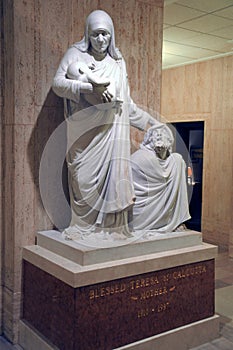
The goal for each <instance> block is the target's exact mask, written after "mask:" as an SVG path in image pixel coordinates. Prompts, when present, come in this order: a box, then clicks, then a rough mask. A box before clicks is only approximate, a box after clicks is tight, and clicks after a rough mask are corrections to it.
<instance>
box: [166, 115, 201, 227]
mask: <svg viewBox="0 0 233 350" xmlns="http://www.w3.org/2000/svg"><path fill="white" fill-rule="evenodd" d="M172 126H173V127H174V130H173V132H174V137H175V146H174V151H175V152H177V153H180V154H181V155H182V156H183V158H184V160H185V162H186V165H187V188H188V196H189V211H190V215H191V219H190V220H189V221H187V222H186V226H187V228H189V229H191V230H195V231H201V212H202V172H203V144H204V122H203V121H198V122H179V123H173V124H172Z"/></svg>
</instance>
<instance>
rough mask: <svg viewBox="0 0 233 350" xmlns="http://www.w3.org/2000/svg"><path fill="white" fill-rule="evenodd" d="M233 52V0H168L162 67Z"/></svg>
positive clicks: (165, 67) (166, 1) (165, 10)
mask: <svg viewBox="0 0 233 350" xmlns="http://www.w3.org/2000/svg"><path fill="white" fill-rule="evenodd" d="M230 54H233V0H177V1H176V0H165V1H164V29H163V69H167V68H171V67H176V66H181V65H185V64H190V63H194V62H197V61H203V60H207V59H211V58H216V57H221V56H225V55H230Z"/></svg>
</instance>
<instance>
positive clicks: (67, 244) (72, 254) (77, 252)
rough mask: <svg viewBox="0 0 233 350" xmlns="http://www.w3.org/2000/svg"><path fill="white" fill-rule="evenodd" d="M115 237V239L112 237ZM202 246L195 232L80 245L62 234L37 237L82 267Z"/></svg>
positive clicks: (93, 239) (42, 244) (92, 240)
mask: <svg viewBox="0 0 233 350" xmlns="http://www.w3.org/2000/svg"><path fill="white" fill-rule="evenodd" d="M111 236H113V235H111ZM200 244H202V234H201V233H200V232H195V231H190V230H188V231H183V232H170V233H164V234H161V233H155V234H153V235H150V236H149V235H147V236H143V233H141V234H140V233H139V234H138V236H137V237H132V238H128V239H125V238H124V239H121V240H117V239H114V237H113V238H111V240H110V239H109V238H108V239H106V240H104V239H100V238H99V237H97V238H96V237H95V236H94V237H91V238H90V239H88V238H85V239H83V240H79V241H73V240H66V239H64V238H63V236H62V234H61V233H60V232H59V231H55V230H50V231H43V232H38V233H37V245H39V246H40V247H43V248H45V249H48V250H50V251H51V252H53V253H55V254H58V255H61V256H62V257H64V258H66V259H69V260H72V261H73V262H76V263H77V264H79V265H91V264H98V263H102V262H106V261H113V260H120V259H126V258H131V257H136V256H140V255H148V254H153V253H158V252H163V251H169V250H174V249H177V248H186V247H192V246H196V245H200Z"/></svg>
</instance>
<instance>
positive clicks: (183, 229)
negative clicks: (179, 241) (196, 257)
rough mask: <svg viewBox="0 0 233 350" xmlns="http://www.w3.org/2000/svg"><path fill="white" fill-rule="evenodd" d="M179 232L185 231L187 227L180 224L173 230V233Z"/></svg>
mask: <svg viewBox="0 0 233 350" xmlns="http://www.w3.org/2000/svg"><path fill="white" fill-rule="evenodd" d="M181 231H187V227H186V225H185V224H181V225H179V226H177V228H175V230H174V232H181Z"/></svg>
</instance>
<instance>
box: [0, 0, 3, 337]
mask: <svg viewBox="0 0 233 350" xmlns="http://www.w3.org/2000/svg"><path fill="white" fill-rule="evenodd" d="M0 28H1V37H0V128H1V130H0V159H1V166H0V184H1V188H0V223H1V224H0V225H1V226H0V254H1V256H2V248H3V247H2V127H3V125H2V118H3V7H2V2H0ZM1 333H2V259H1V260H0V334H1Z"/></svg>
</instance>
